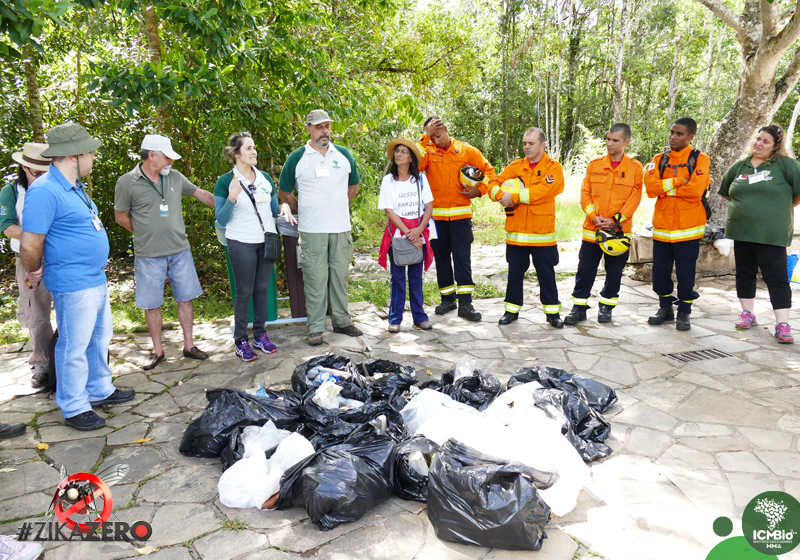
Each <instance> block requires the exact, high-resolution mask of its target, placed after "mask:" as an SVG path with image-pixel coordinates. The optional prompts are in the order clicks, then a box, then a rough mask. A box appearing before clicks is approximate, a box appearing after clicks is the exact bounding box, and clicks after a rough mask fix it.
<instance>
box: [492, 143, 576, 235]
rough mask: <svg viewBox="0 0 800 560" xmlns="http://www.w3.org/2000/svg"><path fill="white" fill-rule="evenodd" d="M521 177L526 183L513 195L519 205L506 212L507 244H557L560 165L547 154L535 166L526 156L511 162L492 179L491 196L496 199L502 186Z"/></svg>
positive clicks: (500, 195)
mask: <svg viewBox="0 0 800 560" xmlns="http://www.w3.org/2000/svg"><path fill="white" fill-rule="evenodd" d="M515 178H519V179H521V180H522V183H523V184H524V185H525V186H524V187H523V188H522V190H521V191H520V192H519V194H517V193H514V194H512V195H511V198H512V200H513V201H514V204H519V206H516V207H514V208H513V210H512V211H509V212H508V213H507V214H506V243H507V244H508V245H523V246H535V247H546V246H549V245H555V244H556V197H557V196H558V195H559V194H561V193H562V192H563V191H564V170H563V169H562V168H561V164H560V163H558V162H557V161H556V160H554V159H551V158H550V156H548V155H547V154H544V156H542V159H541V160H539V163H538V164H537V165H536V167H535V168H534V169H531V168H530V165H529V164H528V159H527V158H522V159H518V160H515V161H512V162H511V163H509V164H508V165H507V166H506V168H505V169H504V170H503V172H502V173H501V174H500V175H498V176H497V177H495V178H494V179H492V180H491V181H489V198H490V199H492V200H493V201H495V202H497V201H498V200H500V199H501V198H502V197H503V195H505V194H506V193H505V191H503V189H502V187H501V185H502V184H503V182H505V181H508V180H509V179H515Z"/></svg>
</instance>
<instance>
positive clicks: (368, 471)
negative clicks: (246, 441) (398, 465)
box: [277, 431, 396, 531]
mask: <svg viewBox="0 0 800 560" xmlns="http://www.w3.org/2000/svg"><path fill="white" fill-rule="evenodd" d="M395 450H396V445H395V442H394V440H393V439H392V438H391V437H389V436H388V435H379V434H375V433H371V432H367V431H362V432H357V433H356V434H354V435H353V436H352V437H350V438H348V440H347V441H346V442H345V443H342V444H339V445H335V446H333V447H329V448H328V449H325V450H323V451H320V452H317V453H315V454H314V455H312V456H311V457H310V458H309V459H308V460H306V461H302V462H300V463H298V464H297V465H295V466H294V467H293V468H292V469H290V470H289V471H287V472H286V473H285V474H284V475H283V478H282V479H281V489H280V497H279V498H278V503H277V509H287V508H289V507H292V505H300V504H303V505H305V508H306V512H307V513H308V516H309V518H310V519H311V521H312V522H313V523H314V524H316V525H317V526H318V527H319V528H320V529H322V530H323V531H329V530H330V529H333V528H334V527H338V526H339V525H341V524H342V523H347V522H349V521H356V520H358V519H361V517H363V516H364V514H365V513H366V512H367V511H368V510H370V509H372V508H373V507H375V506H376V505H378V504H379V503H380V502H382V501H383V500H385V499H387V498H388V497H389V496H390V495H391V493H392V469H393V466H394V457H395Z"/></svg>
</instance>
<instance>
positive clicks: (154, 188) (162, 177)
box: [139, 166, 164, 202]
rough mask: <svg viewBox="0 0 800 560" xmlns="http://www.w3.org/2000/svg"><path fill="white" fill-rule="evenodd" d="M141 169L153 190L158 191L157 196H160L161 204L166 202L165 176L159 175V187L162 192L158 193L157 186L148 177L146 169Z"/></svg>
mask: <svg viewBox="0 0 800 560" xmlns="http://www.w3.org/2000/svg"><path fill="white" fill-rule="evenodd" d="M139 169H140V170H141V171H142V177H144V178H145V179H147V182H148V183H150V186H151V187H153V190H154V191H156V194H158V196H160V197H161V202H164V176H163V175H161V174H159V177H158V186H160V187H161V192H158V189H157V188H156V184H155V183H154V182H153V181H151V180H150V177H148V176H147V173H145V172H144V169H142V168H141V166H140V167H139Z"/></svg>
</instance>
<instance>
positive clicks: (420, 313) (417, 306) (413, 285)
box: [389, 245, 428, 325]
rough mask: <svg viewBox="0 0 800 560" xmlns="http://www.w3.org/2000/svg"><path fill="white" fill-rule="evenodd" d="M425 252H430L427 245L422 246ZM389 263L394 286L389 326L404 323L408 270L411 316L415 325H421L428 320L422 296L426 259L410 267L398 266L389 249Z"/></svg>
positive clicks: (390, 302)
mask: <svg viewBox="0 0 800 560" xmlns="http://www.w3.org/2000/svg"><path fill="white" fill-rule="evenodd" d="M422 250H423V257H424V254H425V253H424V251H427V250H428V247H427V246H426V245H423V246H422ZM389 261H390V262H391V263H392V284H391V299H390V300H389V324H390V325H399V324H400V323H402V322H403V311H405V308H406V268H407V269H408V292H409V293H408V299H409V300H411V316H412V317H413V319H414V324H415V325H419V324H420V323H423V322H425V321H427V320H428V314H427V313H425V309H424V308H423V306H424V305H425V303H424V301H423V296H422V269H423V267H424V266H425V259H424V258H423V259H422V261H420V262H418V263H417V264H412V265H409V266H397V265H396V264H394V256H393V255H392V249H391V248H389Z"/></svg>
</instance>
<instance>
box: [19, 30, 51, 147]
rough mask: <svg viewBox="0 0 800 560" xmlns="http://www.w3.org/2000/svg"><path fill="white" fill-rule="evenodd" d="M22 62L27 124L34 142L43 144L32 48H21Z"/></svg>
mask: <svg viewBox="0 0 800 560" xmlns="http://www.w3.org/2000/svg"><path fill="white" fill-rule="evenodd" d="M22 56H23V57H24V60H23V62H22V65H23V67H24V68H25V90H26V93H27V96H28V122H29V123H30V125H31V130H32V131H33V141H34V142H45V141H46V140H45V136H44V125H43V124H42V99H41V97H40V96H39V80H38V78H37V76H36V71H37V68H38V64H37V62H36V53H35V52H34V50H33V47H31V46H30V45H25V46H24V47H22Z"/></svg>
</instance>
